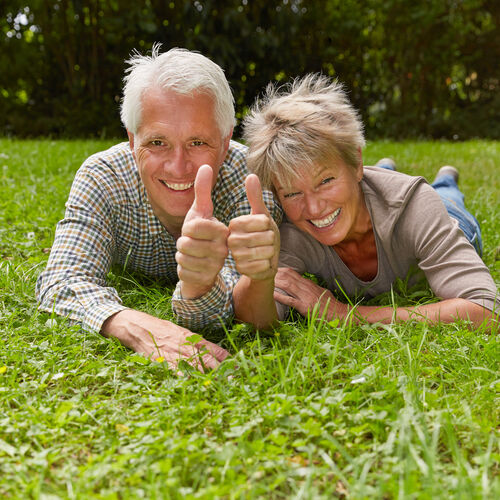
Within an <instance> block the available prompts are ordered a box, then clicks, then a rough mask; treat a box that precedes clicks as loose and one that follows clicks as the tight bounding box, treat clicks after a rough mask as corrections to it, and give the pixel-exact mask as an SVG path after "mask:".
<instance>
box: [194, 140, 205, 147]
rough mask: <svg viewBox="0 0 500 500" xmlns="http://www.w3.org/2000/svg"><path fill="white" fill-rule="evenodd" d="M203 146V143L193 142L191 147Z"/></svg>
mask: <svg viewBox="0 0 500 500" xmlns="http://www.w3.org/2000/svg"><path fill="white" fill-rule="evenodd" d="M203 144H205V143H204V142H203V141H199V140H196V141H191V146H203Z"/></svg>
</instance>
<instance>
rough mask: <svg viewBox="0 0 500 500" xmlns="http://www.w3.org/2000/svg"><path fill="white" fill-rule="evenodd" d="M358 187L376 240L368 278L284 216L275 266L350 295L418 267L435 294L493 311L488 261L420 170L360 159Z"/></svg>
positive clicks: (376, 290) (367, 293) (366, 292)
mask: <svg viewBox="0 0 500 500" xmlns="http://www.w3.org/2000/svg"><path fill="white" fill-rule="evenodd" d="M361 189H362V191H363V194H364V197H365V202H366V206H367V208H368V212H369V213H370V217H371V220H372V225H373V230H374V233H375V241H376V245H377V255H378V272H377V275H376V276H375V278H374V279H373V280H371V281H363V280H360V279H359V278H357V277H356V276H355V275H354V274H353V273H352V272H351V271H350V270H349V268H348V267H347V266H346V265H345V264H344V262H343V261H342V260H341V259H340V257H339V256H338V255H337V253H336V252H335V250H334V249H333V248H332V247H329V246H325V245H322V244H321V243H319V242H318V241H317V240H315V239H314V238H313V237H312V236H310V235H308V234H306V233H304V232H302V231H300V230H299V229H298V228H297V227H295V226H294V225H293V224H292V223H290V222H288V221H287V220H286V219H284V222H283V223H282V224H281V226H280V233H281V252H280V266H282V267H290V268H292V269H294V270H296V271H297V272H299V273H300V274H302V273H304V272H308V273H311V274H313V275H315V276H317V277H319V278H320V279H322V280H323V281H324V282H325V283H326V286H327V287H328V289H330V290H332V291H335V290H337V291H340V289H342V290H343V292H344V293H346V294H347V295H348V296H349V297H353V298H355V299H359V298H363V297H364V298H371V297H375V296H377V295H379V294H381V293H384V292H387V291H389V290H390V289H391V286H392V285H393V284H394V282H395V281H396V279H397V278H400V279H403V280H404V279H406V278H407V277H408V276H411V278H410V282H414V281H415V280H416V278H417V277H418V274H419V273H421V272H423V273H424V275H425V277H426V279H427V281H428V283H429V285H430V287H431V289H432V291H433V292H434V294H435V295H436V296H438V297H440V298H441V299H450V298H463V299H466V300H470V301H471V302H474V303H476V304H479V305H481V306H483V307H485V308H487V309H489V310H491V311H492V310H495V311H496V312H497V313H498V312H499V310H500V299H499V292H498V289H497V286H496V285H495V282H494V281H493V278H492V276H491V274H490V272H489V270H488V268H487V267H486V265H485V264H484V262H483V261H482V260H481V258H480V257H479V255H478V254H477V252H476V250H475V249H474V247H473V246H472V245H471V244H470V243H469V242H468V241H467V239H466V238H465V236H464V234H463V232H462V231H461V229H460V228H459V227H458V223H457V221H456V220H455V219H452V218H451V217H450V216H449V215H448V212H447V211H446V208H445V207H444V204H443V202H442V201H441V199H440V197H439V195H438V194H437V193H436V192H435V190H434V189H433V188H432V187H431V186H430V185H429V184H428V183H427V182H426V181H425V179H424V178H423V177H412V176H409V175H405V174H402V173H400V172H393V171H390V170H386V169H381V168H376V167H365V168H364V175H363V179H362V180H361ZM278 311H279V315H280V317H281V318H282V317H283V316H284V315H285V314H286V309H285V308H283V307H279V308H278Z"/></svg>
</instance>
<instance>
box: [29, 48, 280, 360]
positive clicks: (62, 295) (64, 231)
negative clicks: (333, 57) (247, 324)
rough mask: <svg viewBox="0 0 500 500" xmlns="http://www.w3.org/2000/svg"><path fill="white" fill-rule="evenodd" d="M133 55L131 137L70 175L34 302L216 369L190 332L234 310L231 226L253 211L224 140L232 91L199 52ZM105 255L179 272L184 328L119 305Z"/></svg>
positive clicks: (175, 302)
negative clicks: (61, 214) (63, 210)
mask: <svg viewBox="0 0 500 500" xmlns="http://www.w3.org/2000/svg"><path fill="white" fill-rule="evenodd" d="M128 63H129V65H130V67H129V68H128V70H127V74H126V76H125V80H124V81H125V86H124V96H123V102H122V109H121V118H122V121H123V124H124V125H125V127H126V129H127V133H128V137H129V142H128V143H126V142H125V143H121V144H117V145H116V146H113V147H112V148H110V149H109V150H107V151H104V152H101V153H97V154H95V155H93V156H91V157H90V158H88V159H87V161H86V162H84V164H83V165H82V167H81V168H80V169H79V171H78V172H77V174H76V177H75V180H74V182H73V186H72V188H71V192H70V195H69V199H68V202H67V203H66V213H65V216H64V219H63V220H62V221H60V222H59V224H58V226H57V229H56V235H55V241H54V245H53V247H52V250H51V254H50V258H49V261H48V264H47V268H46V269H45V271H44V272H43V273H42V274H41V275H40V277H39V279H38V281H37V287H36V293H37V298H38V300H39V302H40V309H42V310H44V311H48V312H51V311H54V312H56V313H57V314H60V315H63V316H67V317H69V318H70V319H72V320H75V321H77V322H80V323H81V324H82V326H83V327H84V328H85V329H88V330H94V331H99V332H101V333H102V334H103V335H105V336H107V337H116V338H117V339H118V340H120V342H121V343H122V344H124V345H126V346H128V347H130V348H132V349H133V350H135V351H137V352H140V353H142V354H144V355H146V356H148V357H154V358H157V357H163V358H164V359H165V360H166V361H167V362H168V363H169V365H170V366H172V367H174V368H175V367H176V366H177V362H178V360H179V359H181V358H184V359H188V360H190V362H192V363H193V364H194V365H199V363H200V361H199V360H198V361H197V360H196V359H195V358H196V356H195V358H193V355H196V354H197V353H200V354H201V359H202V363H203V364H204V365H205V366H207V367H210V368H214V367H216V366H217V365H218V363H219V362H220V361H222V360H223V359H224V358H225V357H226V356H227V355H228V353H227V352H226V351H225V350H224V349H222V348H221V347H219V346H217V345H215V344H212V343H210V342H208V341H206V340H202V341H201V342H200V343H198V344H197V345H196V346H194V347H193V346H191V345H190V344H189V342H186V339H187V337H189V336H190V335H192V332H191V331H190V330H192V329H198V328H201V327H205V326H208V325H216V326H220V325H221V322H227V321H228V320H230V318H231V317H232V315H233V305H232V293H233V288H234V286H235V284H236V283H237V281H238V279H239V274H238V272H237V271H236V264H235V262H234V259H233V257H232V256H231V255H229V249H228V236H229V232H230V230H229V228H228V226H229V223H230V221H231V220H232V219H235V218H236V219H238V218H240V217H241V216H245V214H248V213H250V209H251V207H250V204H249V203H248V200H247V198H246V193H245V187H244V179H245V177H246V173H247V170H246V163H245V153H246V148H245V147H244V146H242V145H241V144H238V143H236V142H234V141H231V136H232V131H233V126H234V122H235V118H234V101H233V97H232V94H231V90H230V88H229V85H228V82H227V80H226V78H225V76H224V73H223V71H222V70H221V68H220V67H219V66H217V65H216V64H215V63H213V62H212V61H210V60H209V59H207V58H206V57H204V56H202V55H201V54H198V53H194V52H189V51H187V50H184V49H172V50H170V51H168V52H165V53H163V54H160V53H159V46H158V45H156V46H155V47H154V48H153V51H152V55H151V56H150V57H147V56H141V55H139V54H135V55H134V56H132V57H131V59H130V60H129V61H128ZM202 166H203V168H200V167H202ZM195 181H196V183H195ZM255 190H256V191H259V190H260V185H258V186H257V187H256V188H255ZM260 194H262V196H263V199H264V201H265V204H266V205H267V209H268V210H269V212H267V215H268V214H269V213H271V214H272V217H274V218H275V219H276V220H277V221H278V222H279V219H280V217H281V213H280V210H279V208H278V207H277V205H276V204H275V203H274V201H273V198H272V195H271V193H270V192H264V193H259V192H257V193H254V194H252V197H253V198H256V197H258V196H259V195H260ZM262 211H265V210H261V212H262ZM266 220H268V226H269V227H270V228H271V229H272V231H270V232H271V233H272V234H276V229H275V224H274V222H273V221H272V219H271V217H270V216H267V218H266ZM242 223H243V224H244V223H245V220H244V219H243V222H242ZM259 230H260V229H259ZM264 233H265V228H264ZM268 239H269V238H268ZM264 240H265V238H264ZM271 240H272V244H273V239H272V238H271ZM264 243H265V244H267V243H266V242H264ZM259 244H260V243H259V242H257V243H255V244H254V245H255V246H257V247H258V245H259ZM176 250H177V251H176ZM255 254H256V255H258V254H259V251H258V248H255ZM254 258H255V257H254ZM247 260H248V258H247ZM268 263H269V262H268ZM112 264H118V265H120V266H123V267H127V269H129V270H132V271H140V272H143V273H145V274H148V275H152V276H155V277H165V278H168V279H170V280H171V281H177V279H179V282H178V283H177V286H176V289H175V292H174V295H173V297H172V308H173V310H174V313H175V314H176V316H177V319H178V322H179V323H180V324H182V325H183V326H179V325H176V324H174V323H172V322H170V321H166V320H162V319H159V318H156V317H153V316H151V315H148V314H146V313H144V312H141V311H136V310H133V309H129V308H126V307H125V306H124V305H123V304H122V303H121V300H120V298H119V297H118V294H117V292H116V291H115V290H114V289H113V288H110V287H108V286H107V284H106V276H107V274H108V272H109V270H110V268H111V265H112ZM193 350H194V352H193Z"/></svg>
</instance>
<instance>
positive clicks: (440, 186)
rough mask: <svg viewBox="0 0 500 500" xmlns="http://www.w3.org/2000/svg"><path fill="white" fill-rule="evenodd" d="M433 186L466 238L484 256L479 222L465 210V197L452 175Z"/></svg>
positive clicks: (439, 179) (441, 177) (438, 179)
mask: <svg viewBox="0 0 500 500" xmlns="http://www.w3.org/2000/svg"><path fill="white" fill-rule="evenodd" d="M431 185H432V187H433V188H434V189H435V190H436V192H437V193H438V194H439V196H440V197H441V199H442V200H443V203H444V206H445V207H446V210H448V214H449V215H450V217H453V218H454V219H457V221H458V226H459V227H460V229H461V230H462V231H463V232H464V234H465V237H466V238H467V239H468V240H469V241H470V242H471V243H472V245H473V246H474V248H475V249H476V251H477V253H478V254H479V255H480V256H482V255H483V241H482V239H481V228H480V226H479V222H478V221H477V219H476V218H475V217H474V216H473V215H472V214H471V213H470V212H469V211H468V210H467V209H466V208H465V203H464V195H463V194H462V192H461V191H460V189H458V186H457V183H456V182H455V179H454V178H453V177H452V176H451V175H447V174H445V175H440V176H439V177H438V178H437V179H436V180H435V181H434V182H433V183H432V184H431Z"/></svg>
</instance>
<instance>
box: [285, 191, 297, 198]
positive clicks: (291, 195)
mask: <svg viewBox="0 0 500 500" xmlns="http://www.w3.org/2000/svg"><path fill="white" fill-rule="evenodd" d="M298 194H299V193H298V192H296V193H287V194H285V195H284V196H283V198H293V197H294V196H297V195H298Z"/></svg>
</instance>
